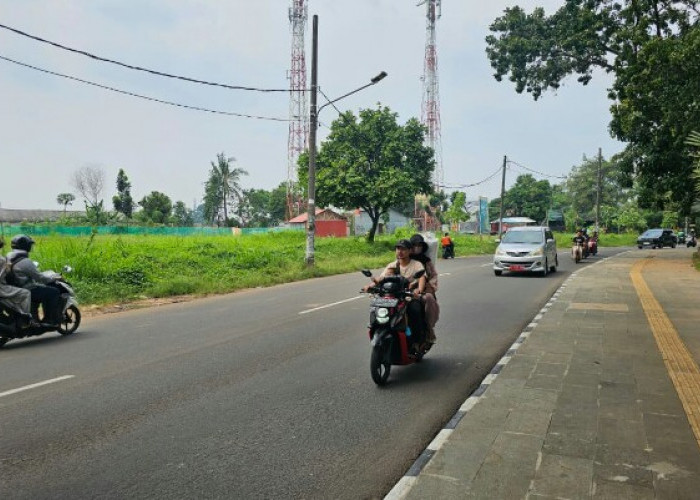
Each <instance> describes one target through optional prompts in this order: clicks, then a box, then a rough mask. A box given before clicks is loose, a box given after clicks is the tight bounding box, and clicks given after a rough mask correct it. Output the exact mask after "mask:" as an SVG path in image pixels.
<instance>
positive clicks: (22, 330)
mask: <svg viewBox="0 0 700 500" xmlns="http://www.w3.org/2000/svg"><path fill="white" fill-rule="evenodd" d="M71 271H72V269H71V267H70V266H65V267H64V268H63V273H64V274H68V273H70V272H71ZM41 274H43V275H44V276H48V277H49V278H52V279H54V280H55V281H54V282H53V283H51V284H50V285H47V286H53V287H55V288H57V289H58V291H59V292H60V293H61V295H60V299H61V302H60V307H61V311H62V314H61V322H60V323H59V324H58V326H50V325H46V324H42V323H39V324H38V325H36V326H34V325H31V326H27V325H26V319H25V318H24V317H23V316H22V315H21V314H20V313H19V312H18V311H16V310H15V309H14V308H13V307H11V306H10V305H9V304H6V303H4V302H3V301H2V300H0V347H2V346H4V345H5V344H7V342H9V341H10V340H13V339H22V338H25V337H37V336H39V335H43V334H45V333H47V332H58V333H60V334H61V335H71V334H72V333H75V331H76V330H77V329H78V327H79V326H80V319H81V314H80V309H79V308H78V301H77V299H76V298H75V291H74V290H73V287H72V285H71V284H70V283H68V282H67V281H66V280H65V279H63V276H62V275H60V274H58V273H56V272H54V271H44V272H43V273H41Z"/></svg>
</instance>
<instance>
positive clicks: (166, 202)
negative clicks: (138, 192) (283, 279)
mask: <svg viewBox="0 0 700 500" xmlns="http://www.w3.org/2000/svg"><path fill="white" fill-rule="evenodd" d="M139 205H141V207H142V208H143V210H141V212H140V216H141V218H142V219H143V220H144V221H150V222H155V223H156V224H165V223H167V222H170V214H171V212H172V210H173V202H172V201H171V200H170V197H169V196H168V195H166V194H163V193H161V192H159V191H151V194H149V195H147V196H144V197H143V199H141V201H140V202H139Z"/></svg>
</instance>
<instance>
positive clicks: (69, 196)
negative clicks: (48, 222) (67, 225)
mask: <svg viewBox="0 0 700 500" xmlns="http://www.w3.org/2000/svg"><path fill="white" fill-rule="evenodd" d="M74 201H75V196H74V195H73V193H60V194H59V195H58V196H56V203H58V204H59V205H63V216H64V217H65V216H66V208H67V207H68V205H71V204H72V203H73V202H74Z"/></svg>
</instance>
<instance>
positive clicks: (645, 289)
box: [630, 259, 700, 446]
mask: <svg viewBox="0 0 700 500" xmlns="http://www.w3.org/2000/svg"><path fill="white" fill-rule="evenodd" d="M649 263H650V261H649V259H643V260H640V261H638V262H637V263H635V264H634V265H633V266H632V269H631V271H630V277H631V278H632V283H633V284H634V287H635V289H636V290H637V295H638V296H639V300H640V301H641V303H642V308H643V309H644V313H645V314H646V316H647V320H648V321H649V326H651V330H652V332H653V333H654V338H655V339H656V344H657V345H658V346H659V350H660V351H661V356H662V357H663V359H664V363H665V364H666V370H667V371H668V374H669V375H670V377H671V380H672V381H673V385H674V386H675V388H676V392H677V393H678V397H679V398H680V400H681V403H682V404H683V409H684V410H685V414H686V416H687V417H688V422H689V423H690V427H691V428H692V429H693V433H694V434H695V439H696V440H697V442H698V446H700V368H698V365H697V363H695V360H694V359H693V357H692V356H691V354H690V352H689V351H688V348H687V347H686V346H685V344H684V343H683V340H681V338H680V336H679V335H678V332H677V331H676V329H675V327H674V326H673V323H671V320H670V319H669V317H668V316H667V315H666V313H665V312H664V309H663V307H661V304H660V303H659V302H658V301H657V300H656V298H655V297H654V295H653V294H652V292H651V289H650V288H649V286H648V285H647V283H646V281H644V278H643V277H642V270H643V269H644V267H645V266H646V265H647V264H649Z"/></svg>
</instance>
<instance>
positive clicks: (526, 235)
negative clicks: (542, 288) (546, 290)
mask: <svg viewBox="0 0 700 500" xmlns="http://www.w3.org/2000/svg"><path fill="white" fill-rule="evenodd" d="M558 266H559V260H558V259H557V243H556V242H555V241H554V235H553V234H552V231H550V229H549V228H548V227H543V226H523V227H512V228H510V229H508V231H507V232H506V233H505V234H504V235H503V238H502V239H501V242H500V244H499V245H498V248H496V254H495V255H494V256H493V272H494V274H495V275H496V276H500V275H501V274H503V271H511V272H533V273H539V274H541V275H542V276H547V273H548V272H549V271H551V272H555V271H556V270H557V267H558Z"/></svg>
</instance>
